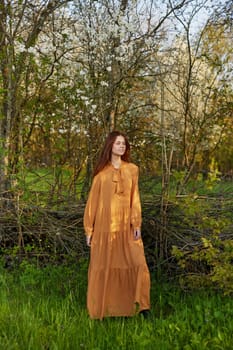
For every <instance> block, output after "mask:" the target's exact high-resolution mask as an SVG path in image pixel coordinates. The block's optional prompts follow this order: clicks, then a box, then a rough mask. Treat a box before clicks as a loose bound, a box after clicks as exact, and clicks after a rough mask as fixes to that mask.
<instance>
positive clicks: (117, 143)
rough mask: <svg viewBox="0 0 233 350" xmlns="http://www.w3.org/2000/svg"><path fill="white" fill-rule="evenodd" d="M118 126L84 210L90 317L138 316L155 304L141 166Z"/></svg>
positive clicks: (95, 175)
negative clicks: (143, 218) (143, 213)
mask: <svg viewBox="0 0 233 350" xmlns="http://www.w3.org/2000/svg"><path fill="white" fill-rule="evenodd" d="M129 153H130V145H129V142H128V140H127V138H126V137H125V136H124V135H123V134H122V133H121V132H118V131H113V132H111V133H110V134H109V135H108V137H107V139H106V142H105V145H104V147H103V150H102V153H101V155H100V159H99V161H98V163H97V166H96V169H95V171H94V179H93V182H92V187H91V190H90V193H89V197H88V200H87V204H86V208H85V212H84V229H85V233H86V241H87V245H88V246H90V248H91V254H90V264H89V271H88V291H87V307H88V312H89V315H90V317H91V318H93V319H102V318H103V317H107V316H133V315H134V314H136V313H138V312H145V310H149V308H150V295H149V294H150V275H149V270H148V267H147V264H146V260H145V255H144V248H143V243H142V239H141V204H140V196H139V190H138V167H137V166H136V165H134V164H132V163H130V162H129Z"/></svg>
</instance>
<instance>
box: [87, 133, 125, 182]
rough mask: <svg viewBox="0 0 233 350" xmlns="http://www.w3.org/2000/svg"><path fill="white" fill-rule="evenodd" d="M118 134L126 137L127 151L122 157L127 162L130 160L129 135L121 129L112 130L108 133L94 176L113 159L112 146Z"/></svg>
mask: <svg viewBox="0 0 233 350" xmlns="http://www.w3.org/2000/svg"><path fill="white" fill-rule="evenodd" d="M117 136H122V137H124V139H125V145H126V149H125V153H124V154H123V155H122V156H121V159H122V160H124V161H125V162H129V157H130V144H129V141H128V139H127V137H126V136H125V135H124V134H123V133H122V132H120V131H116V130H115V131H112V132H110V133H109V134H108V136H107V138H106V140H105V143H104V146H103V149H102V151H101V153H100V157H99V160H98V161H97V163H96V166H95V169H94V172H93V176H95V175H97V174H98V173H99V172H100V171H101V170H102V169H103V168H104V167H105V166H106V165H107V164H109V162H110V161H111V156H112V146H113V144H114V142H115V141H116V138H117Z"/></svg>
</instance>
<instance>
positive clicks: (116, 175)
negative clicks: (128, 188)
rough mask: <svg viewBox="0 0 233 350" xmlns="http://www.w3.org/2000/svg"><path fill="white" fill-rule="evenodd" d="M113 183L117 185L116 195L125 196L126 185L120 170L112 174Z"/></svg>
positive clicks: (115, 170)
mask: <svg viewBox="0 0 233 350" xmlns="http://www.w3.org/2000/svg"><path fill="white" fill-rule="evenodd" d="M112 181H113V182H114V183H115V193H116V194H123V193H124V185H123V179H122V175H121V170H120V169H114V170H113V174H112Z"/></svg>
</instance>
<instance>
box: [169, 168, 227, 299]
mask: <svg viewBox="0 0 233 350" xmlns="http://www.w3.org/2000/svg"><path fill="white" fill-rule="evenodd" d="M216 181H218V173H217V172H216V171H213V172H212V173H211V174H210V176H209V177H208V179H207V180H206V188H207V190H210V189H212V188H213V186H214V183H215V182H216ZM204 199H205V200H203V198H202V197H200V196H199V195H197V194H195V193H192V194H190V195H187V196H186V197H185V198H183V199H182V201H179V202H177V204H178V206H179V208H180V210H181V211H182V213H183V215H184V219H183V222H184V223H186V225H187V227H189V228H192V230H193V232H194V234H193V236H192V241H190V237H189V241H187V244H186V245H185V246H184V247H178V246H177V245H174V246H173V248H172V254H173V255H174V256H175V257H176V259H177V261H178V265H179V266H180V268H181V269H182V270H183V272H184V274H183V275H182V276H181V277H180V282H181V284H182V286H183V287H189V288H193V287H195V288H196V287H205V286H208V287H213V288H217V289H221V290H222V291H223V292H224V293H225V294H232V293H233V266H232V261H233V241H232V239H231V237H230V234H229V230H230V227H231V222H232V217H231V216H230V215H229V213H228V211H227V210H225V203H224V202H221V201H220V202H219V201H213V200H211V198H210V199H209V200H207V199H208V197H206V198H204Z"/></svg>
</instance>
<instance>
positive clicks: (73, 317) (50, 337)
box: [0, 260, 233, 350]
mask: <svg viewBox="0 0 233 350" xmlns="http://www.w3.org/2000/svg"><path fill="white" fill-rule="evenodd" d="M0 272H1V273H0V300H1V303H0V349H1V350H16V349H17V350H18V349H19V350H29V349H30V350H42V349H49V350H78V349H91V350H94V349H95V350H97V349H100V350H103V349H104V350H105V349H115V350H119V349H127V350H130V349H132V350H133V349H135V350H137V349H139V350H140V349H148V350H149V349H153V350H157V349H158V350H168V349H171V350H174V349H182V350H190V349H196V350H202V349H203V350H204V349H208V350H211V349H224V350H227V349H229V350H230V349H232V341H233V339H232V334H233V323H232V318H233V311H232V310H233V300H232V298H231V297H227V296H223V295H221V294H218V293H213V292H210V291H203V290H202V291H195V292H192V293H184V292H182V291H181V290H180V289H179V287H177V286H175V285H174V284H171V283H162V282H157V281H155V279H154V278H153V276H152V292H151V301H152V315H151V317H150V318H149V319H145V320H144V319H143V318H142V317H141V316H135V317H133V318H109V319H104V320H103V321H98V320H90V319H89V317H88V314H87V311H86V278H87V261H85V260H84V261H83V262H81V263H79V264H76V265H70V266H64V265H63V266H51V265H50V266H47V267H44V268H37V267H36V266H33V265H31V264H29V263H23V264H22V265H21V267H20V268H14V269H13V270H12V271H6V270H4V269H3V268H1V270H0Z"/></svg>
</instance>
